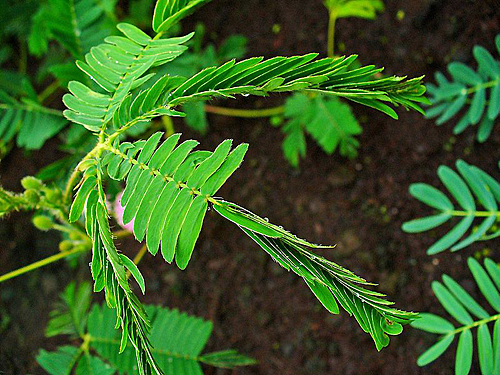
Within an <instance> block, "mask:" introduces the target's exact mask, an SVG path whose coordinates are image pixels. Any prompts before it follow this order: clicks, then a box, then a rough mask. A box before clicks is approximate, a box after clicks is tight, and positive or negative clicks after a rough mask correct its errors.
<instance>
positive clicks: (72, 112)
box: [63, 23, 193, 132]
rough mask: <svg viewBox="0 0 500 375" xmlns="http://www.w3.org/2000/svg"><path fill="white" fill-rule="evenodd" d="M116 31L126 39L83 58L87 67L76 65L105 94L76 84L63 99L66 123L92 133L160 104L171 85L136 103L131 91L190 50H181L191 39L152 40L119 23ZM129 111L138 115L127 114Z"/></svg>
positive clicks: (115, 40)
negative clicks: (68, 121)
mask: <svg viewBox="0 0 500 375" xmlns="http://www.w3.org/2000/svg"><path fill="white" fill-rule="evenodd" d="M118 29H119V30H120V31H121V32H122V33H123V34H124V35H125V36H111V37H108V38H106V39H105V40H106V43H103V44H100V45H99V46H97V47H92V48H91V50H90V52H89V53H87V54H86V55H85V62H83V61H78V62H77V65H78V67H79V68H80V69H81V70H82V71H83V72H85V73H86V74H87V75H88V76H89V77H90V78H91V79H92V80H94V81H95V82H96V83H97V84H98V85H99V86H100V87H101V88H102V89H103V91H104V92H101V93H99V92H96V91H93V90H91V89H90V88H89V87H87V86H85V85H84V84H82V83H80V82H77V81H72V82H70V83H69V85H68V89H69V91H70V92H71V94H66V95H65V96H64V97H63V101H64V103H65V104H66V106H67V107H68V109H67V110H66V111H64V115H65V116H66V118H68V119H69V120H70V121H73V122H76V123H78V124H81V125H83V126H85V127H86V128H87V129H88V130H90V131H93V132H98V131H101V130H105V129H106V126H107V124H108V123H109V122H110V121H111V120H112V119H113V118H115V127H119V126H120V125H124V124H125V123H123V124H122V123H120V120H123V119H124V118H127V119H128V118H129V117H130V116H131V115H136V116H137V114H138V113H142V112H141V111H146V107H148V108H149V106H153V105H154V104H155V103H156V101H158V100H159V99H160V95H161V94H162V90H163V89H165V84H166V82H167V80H165V79H163V80H161V82H163V84H164V86H161V90H159V89H158V88H159V86H158V85H155V86H153V88H151V89H150V90H148V91H143V92H142V93H141V94H139V95H138V96H136V97H135V98H134V100H133V101H132V97H131V95H130V94H129V93H130V91H131V90H133V89H135V88H137V87H139V86H141V85H142V84H143V83H144V82H146V81H148V80H149V79H150V78H151V77H152V76H153V75H154V74H152V73H151V74H147V75H144V74H145V73H146V72H147V71H148V70H149V68H151V67H153V66H159V65H162V64H165V63H167V62H168V61H171V60H173V59H175V58H176V57H177V56H179V55H181V54H182V53H183V52H184V51H185V50H186V47H185V46H182V44H183V43H185V42H186V41H188V40H189V39H190V38H191V37H192V35H193V34H189V35H187V36H185V37H178V38H170V39H160V38H150V37H149V36H148V35H147V34H145V33H144V32H143V31H141V30H140V29H138V28H137V27H135V26H133V25H130V24H125V23H121V24H119V25H118ZM158 35H160V34H158ZM167 87H168V86H167ZM148 94H149V95H148ZM120 106H123V109H122V113H120V112H119V111H118V108H120ZM131 106H132V107H133V109H134V110H133V111H131V113H129V111H130V107H131ZM136 112H137V113H136ZM146 112H147V111H146ZM117 122H118V124H117ZM136 122H137V121H136Z"/></svg>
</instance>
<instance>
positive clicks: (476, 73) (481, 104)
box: [427, 35, 500, 142]
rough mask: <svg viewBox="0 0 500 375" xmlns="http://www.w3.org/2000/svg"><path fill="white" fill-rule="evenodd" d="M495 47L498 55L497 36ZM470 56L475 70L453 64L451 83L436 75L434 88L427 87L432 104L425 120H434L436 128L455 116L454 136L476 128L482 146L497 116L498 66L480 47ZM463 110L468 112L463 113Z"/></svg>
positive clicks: (499, 94) (499, 102) (499, 98)
mask: <svg viewBox="0 0 500 375" xmlns="http://www.w3.org/2000/svg"><path fill="white" fill-rule="evenodd" d="M495 43H496V47H497V50H498V52H499V53H500V35H497V37H496V38H495ZM473 55H474V58H475V59H476V61H477V65H478V68H477V70H473V69H472V68H471V67H469V66H468V65H466V64H464V63H461V62H452V63H450V64H449V65H448V72H449V74H450V75H451V81H450V80H448V79H447V78H446V77H445V76H444V74H442V73H440V72H438V73H436V76H435V78H436V83H437V85H433V84H429V85H427V88H428V90H429V94H430V100H431V103H432V107H431V108H429V110H428V111H427V117H429V118H432V117H437V120H436V124H437V125H442V124H444V123H446V122H448V121H449V120H451V119H452V118H454V117H457V116H458V117H459V121H458V122H457V124H456V125H455V127H454V128H453V133H454V134H460V133H462V132H463V131H465V129H467V128H468V127H469V126H474V125H478V124H479V126H478V129H477V140H478V142H484V141H486V140H487V139H488V138H489V136H490V134H491V132H492V130H493V126H494V124H495V120H496V119H497V118H498V115H499V113H500V62H499V61H498V60H495V58H494V57H493V56H492V55H491V54H490V53H489V52H488V51H487V50H486V49H485V48H483V47H481V46H474V49H473ZM463 108H467V111H462V109H463Z"/></svg>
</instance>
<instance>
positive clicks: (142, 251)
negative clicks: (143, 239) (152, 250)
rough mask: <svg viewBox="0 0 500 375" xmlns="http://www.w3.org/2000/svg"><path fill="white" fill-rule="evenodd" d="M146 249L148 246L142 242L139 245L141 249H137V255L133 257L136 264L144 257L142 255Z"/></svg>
mask: <svg viewBox="0 0 500 375" xmlns="http://www.w3.org/2000/svg"><path fill="white" fill-rule="evenodd" d="M147 250H148V246H147V245H146V244H144V245H143V246H142V247H141V250H139V252H138V253H137V255H136V256H135V258H134V263H135V264H136V265H137V264H139V262H140V261H141V260H142V258H144V255H146V252H147Z"/></svg>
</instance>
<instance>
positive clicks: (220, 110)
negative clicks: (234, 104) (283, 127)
mask: <svg viewBox="0 0 500 375" xmlns="http://www.w3.org/2000/svg"><path fill="white" fill-rule="evenodd" d="M205 111H206V112H208V113H214V114H217V115H222V116H232V117H242V118H259V117H272V116H278V115H281V114H283V112H285V106H279V107H274V108H266V109H236V108H224V107H217V106H212V105H208V104H207V105H205Z"/></svg>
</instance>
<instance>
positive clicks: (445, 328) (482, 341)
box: [412, 258, 500, 375]
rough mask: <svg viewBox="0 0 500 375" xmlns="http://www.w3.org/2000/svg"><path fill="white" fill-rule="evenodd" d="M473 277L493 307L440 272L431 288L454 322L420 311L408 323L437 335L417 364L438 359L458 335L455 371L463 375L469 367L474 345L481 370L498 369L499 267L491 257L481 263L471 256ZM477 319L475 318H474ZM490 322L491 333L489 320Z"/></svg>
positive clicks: (499, 358) (499, 331) (470, 266)
mask: <svg viewBox="0 0 500 375" xmlns="http://www.w3.org/2000/svg"><path fill="white" fill-rule="evenodd" d="M467 263H468V265H469V269H470V271H471V273H472V275H473V276H474V280H475V282H476V284H477V286H478V288H479V290H480V291H481V293H482V295H483V297H484V299H486V301H487V302H488V303H489V304H490V306H491V307H493V309H494V310H495V313H494V314H491V313H489V312H488V311H487V310H486V309H485V308H483V307H481V305H480V304H479V303H477V302H476V301H475V300H474V298H472V296H471V295H470V294H469V293H468V292H466V291H465V289H464V288H462V287H461V286H460V284H458V283H457V282H456V281H455V280H453V279H452V278H451V277H449V276H448V275H443V283H440V282H439V281H434V282H433V283H432V290H433V292H434V294H435V295H436V297H437V298H438V300H439V302H440V303H441V305H442V306H443V307H444V309H445V310H446V311H447V312H448V314H450V315H451V316H452V317H453V318H454V319H455V320H456V321H457V322H458V323H459V326H458V327H455V326H454V325H453V324H452V323H451V322H450V321H449V320H447V319H444V318H442V317H440V316H438V315H435V314H430V313H422V314H421V317H420V319H418V320H416V321H415V322H413V323H412V326H413V327H415V328H418V329H421V330H423V331H427V332H430V333H434V334H439V335H441V336H440V338H439V339H438V342H437V343H436V344H434V345H433V346H431V347H430V348H429V349H427V350H426V351H425V352H424V353H423V354H422V355H421V356H420V357H419V358H418V361H417V363H418V365H419V366H425V365H427V364H429V363H431V362H433V361H435V360H436V359H438V358H439V357H440V356H441V355H442V354H443V353H444V352H445V351H446V350H447V349H448V348H449V346H450V345H451V344H452V343H453V341H454V340H455V338H456V337H457V336H458V346H457V351H456V357H455V374H457V375H458V374H460V375H466V374H469V373H470V371H471V369H472V356H473V352H474V350H475V348H476V350H477V353H478V356H479V367H480V370H481V374H483V375H489V374H498V373H499V372H500V323H499V319H500V314H499V312H500V293H499V290H500V269H499V268H498V265H497V264H496V263H495V262H493V261H492V260H491V259H488V258H487V259H485V261H484V267H483V266H481V265H480V264H479V262H478V261H477V260H475V259H474V258H469V259H468V261H467ZM475 319H477V320H475ZM490 323H491V324H492V325H493V335H492V334H491V331H490V326H491V325H490V326H488V325H489V324H490ZM475 329H477V344H476V346H474V343H473V334H472V332H473V330H475Z"/></svg>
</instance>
